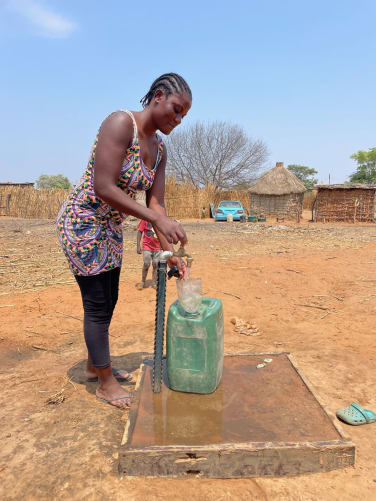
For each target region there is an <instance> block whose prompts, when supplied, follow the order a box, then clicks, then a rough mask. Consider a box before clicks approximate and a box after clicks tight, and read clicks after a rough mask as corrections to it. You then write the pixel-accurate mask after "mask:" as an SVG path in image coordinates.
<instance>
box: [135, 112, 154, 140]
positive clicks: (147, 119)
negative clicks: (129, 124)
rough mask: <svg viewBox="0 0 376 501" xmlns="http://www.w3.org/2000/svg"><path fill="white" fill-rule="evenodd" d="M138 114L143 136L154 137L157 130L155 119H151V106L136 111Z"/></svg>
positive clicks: (138, 125) (138, 126)
mask: <svg viewBox="0 0 376 501" xmlns="http://www.w3.org/2000/svg"><path fill="white" fill-rule="evenodd" d="M134 115H136V121H137V129H138V133H139V135H140V136H141V137H152V136H154V135H155V133H156V132H157V128H156V127H155V125H154V123H153V120H152V119H151V114H150V110H149V107H147V108H145V109H144V110H142V111H137V112H135V113H134Z"/></svg>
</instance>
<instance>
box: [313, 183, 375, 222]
mask: <svg viewBox="0 0 376 501" xmlns="http://www.w3.org/2000/svg"><path fill="white" fill-rule="evenodd" d="M315 189H316V190H317V195H316V200H315V202H314V214H313V219H314V221H317V222H323V223H327V222H333V221H346V222H349V223H355V222H372V223H373V222H374V221H375V191H376V185H373V184H360V183H345V184H319V185H317V186H316V187H315Z"/></svg>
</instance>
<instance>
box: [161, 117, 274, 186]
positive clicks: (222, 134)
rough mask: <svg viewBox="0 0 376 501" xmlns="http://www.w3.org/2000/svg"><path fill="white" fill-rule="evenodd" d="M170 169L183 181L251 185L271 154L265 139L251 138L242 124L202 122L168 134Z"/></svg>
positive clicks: (168, 163)
mask: <svg viewBox="0 0 376 501" xmlns="http://www.w3.org/2000/svg"><path fill="white" fill-rule="evenodd" d="M165 142H166V146H167V150H168V160H167V173H168V174H169V175H174V176H176V179H177V181H179V182H190V183H192V184H194V185H195V186H197V187H201V186H206V185H208V184H209V183H211V184H213V185H215V186H216V187H217V188H231V187H233V186H239V185H243V186H244V185H247V184H249V183H251V182H252V181H253V180H255V179H256V178H257V177H258V176H257V174H258V172H259V170H260V169H261V167H262V166H263V164H264V163H265V161H266V158H267V156H268V149H267V147H266V145H265V143H264V142H263V141H262V140H260V139H258V140H255V141H254V140H252V139H251V138H249V137H248V136H247V135H246V133H245V132H244V129H243V128H242V127H240V126H239V125H233V124H230V123H228V122H213V123H206V124H205V123H202V122H196V123H195V124H193V125H190V126H187V127H185V128H183V129H180V130H178V131H176V132H174V133H173V134H171V136H168V137H167V138H166V141H165Z"/></svg>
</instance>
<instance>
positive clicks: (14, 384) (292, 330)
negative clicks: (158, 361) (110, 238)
mask: <svg viewBox="0 0 376 501" xmlns="http://www.w3.org/2000/svg"><path fill="white" fill-rule="evenodd" d="M305 216H306V217H305V220H303V221H302V222H301V223H300V224H299V225H297V224H292V223H277V222H270V221H268V222H267V223H265V224H254V223H249V224H244V223H213V222H212V221H209V220H207V221H196V222H195V221H187V222H184V224H185V228H186V231H187V234H188V237H189V246H188V247H187V249H189V250H190V251H191V252H192V253H193V255H194V258H195V261H194V265H193V271H192V275H193V276H197V277H201V278H202V280H203V288H204V294H205V295H207V296H212V297H219V298H221V299H222V301H223V304H224V312H225V350H226V351H227V352H241V351H243V352H244V351H252V352H267V351H289V352H290V353H292V354H293V355H294V358H295V359H296V360H297V362H298V364H299V367H300V368H301V369H302V371H303V373H304V374H305V376H307V378H308V379H309V380H310V382H311V384H312V386H313V388H314V390H315V392H316V393H317V394H318V395H319V396H320V397H321V399H322V400H323V402H324V403H325V405H326V407H327V408H328V409H331V410H332V411H335V410H336V409H337V408H339V407H343V406H345V405H348V404H349V403H351V402H353V401H355V402H359V403H360V404H362V405H363V406H365V407H367V408H370V409H373V410H376V394H375V387H376V359H375V354H376V343H375V326H374V324H375V308H376V292H375V284H376V266H375V264H376V259H375V252H376V225H366V224H364V225H347V224H337V225H335V224H326V225H320V224H315V223H309V222H308V218H309V213H308V214H306V215H305ZM124 233H125V245H124V247H125V251H124V261H125V262H124V267H123V270H122V275H121V283H120V297H119V302H118V306H117V308H116V311H115V316H114V319H113V323H112V326H111V331H110V333H111V338H110V340H111V346H112V355H113V356H112V359H113V364H114V365H115V366H116V367H119V368H125V369H127V370H129V371H132V373H133V374H134V375H135V376H136V375H137V369H138V366H139V363H140V361H141V359H142V356H143V355H144V354H146V353H151V352H152V349H153V333H154V299H155V291H154V290H153V289H152V288H150V287H149V288H147V289H144V290H142V291H138V290H136V288H135V284H136V283H137V282H138V281H139V280H140V276H141V266H142V257H141V256H139V255H137V253H136V231H135V226H134V224H128V225H127V226H126V228H125V232H124ZM0 284H1V288H0V318H1V324H0V362H1V365H0V380H1V383H2V385H1V386H2V390H1V393H0V405H1V406H0V423H1V426H0V437H1V449H0V496H1V499H4V500H13V499H20V498H22V499H26V500H34V499H38V500H51V499H74V500H75V499H79V500H102V499H103V500H107V499H110V498H111V499H113V500H127V501H132V500H141V499H145V498H146V499H150V500H154V499H165V500H166V499H193V500H215V501H219V500H224V499H230V498H232V499H239V500H243V499H244V500H249V499H252V500H253V499H254V500H267V499H268V500H280V499H281V500H294V501H295V500H304V501H305V500H315V501H316V500H327V499H342V500H343V501H345V500H350V499H351V500H352V499H354V498H355V497H356V498H359V499H365V500H371V499H376V468H375V459H374V457H375V454H374V451H375V450H376V434H375V431H376V424H370V425H365V426H359V427H350V426H346V425H343V427H344V428H345V431H346V432H347V434H348V435H350V437H351V438H352V440H353V442H354V443H355V445H356V465H355V467H354V468H348V469H345V470H337V471H333V472H330V473H323V474H315V475H307V476H300V477H293V478H254V479H238V480H218V479H203V478H187V479H162V478H159V479H151V478H123V479H121V478H119V475H118V472H117V463H118V448H119V444H120V441H121V436H122V433H123V429H124V425H125V422H126V419H127V412H123V411H121V410H118V409H115V408H113V407H110V406H109V405H105V404H102V403H100V402H98V401H96V399H95V389H96V384H95V383H87V382H85V378H84V374H83V368H84V359H85V349H84V342H83V335H82V320H81V319H82V308H81V303H80V296H79V291H78V287H77V286H76V284H75V282H74V279H73V278H72V276H71V275H70V272H69V270H68V267H67V264H66V262H65V258H64V256H63V255H62V253H61V251H60V249H59V247H58V243H57V239H56V234H55V227H54V223H53V222H52V221H36V220H19V219H9V218H0ZM175 297H176V288H175V284H174V283H173V281H170V282H169V283H168V291H167V305H168V304H170V303H171V302H172V301H173V300H174V299H175ZM233 316H237V317H240V318H241V319H243V320H247V321H250V322H252V323H255V324H256V325H257V327H258V329H259V331H260V334H259V335H258V336H245V335H241V334H239V333H236V332H234V330H233V328H234V326H233V325H232V324H231V322H230V318H231V317H233ZM127 387H128V388H129V389H130V390H131V391H132V387H133V385H132V384H128V385H127ZM249 391H252V388H250V389H249ZM234 411H236V410H234Z"/></svg>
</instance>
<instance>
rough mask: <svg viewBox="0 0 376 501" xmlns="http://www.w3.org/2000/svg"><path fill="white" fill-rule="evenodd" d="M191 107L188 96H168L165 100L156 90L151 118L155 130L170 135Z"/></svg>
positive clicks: (161, 92)
mask: <svg viewBox="0 0 376 501" xmlns="http://www.w3.org/2000/svg"><path fill="white" fill-rule="evenodd" d="M191 105H192V100H191V98H190V96H189V95H188V94H186V93H183V94H170V95H169V96H168V97H167V98H166V95H165V94H164V92H163V91H160V90H158V91H157V92H156V93H155V95H154V98H153V102H152V103H151V106H152V107H153V118H154V121H155V124H156V126H157V128H158V129H159V130H160V131H161V132H162V133H163V134H166V135H168V134H170V133H171V132H172V131H173V130H174V129H175V127H176V126H177V125H179V124H180V123H181V121H182V119H183V118H184V117H185V115H186V114H187V113H188V111H189V109H190V107H191Z"/></svg>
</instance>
